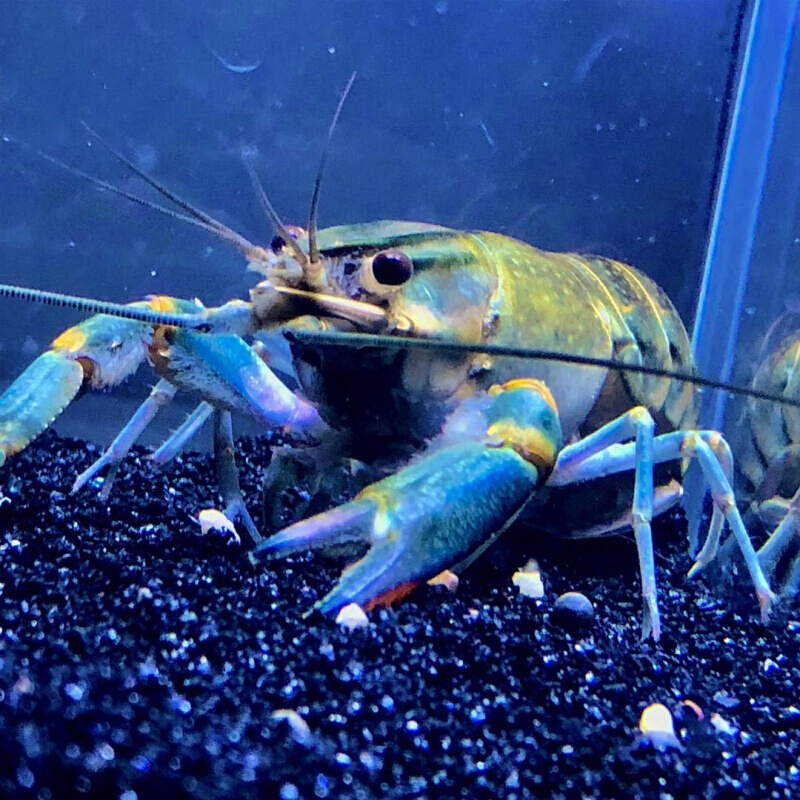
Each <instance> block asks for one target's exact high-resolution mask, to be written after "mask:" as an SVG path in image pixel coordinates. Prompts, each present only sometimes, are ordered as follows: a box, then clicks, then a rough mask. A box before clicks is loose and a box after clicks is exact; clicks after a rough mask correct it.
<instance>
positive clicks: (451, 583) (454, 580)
mask: <svg viewBox="0 0 800 800" xmlns="http://www.w3.org/2000/svg"><path fill="white" fill-rule="evenodd" d="M428 586H444V587H445V589H447V591H448V592H454V591H455V590H456V589H458V575H456V574H455V572H450V570H449V569H446V570H445V571H444V572H440V573H439V574H438V575H436V576H435V577H433V578H431V579H430V580H429V581H428Z"/></svg>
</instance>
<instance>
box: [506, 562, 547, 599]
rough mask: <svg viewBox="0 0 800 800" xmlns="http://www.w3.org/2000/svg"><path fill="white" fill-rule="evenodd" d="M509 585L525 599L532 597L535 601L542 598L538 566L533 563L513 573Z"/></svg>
mask: <svg viewBox="0 0 800 800" xmlns="http://www.w3.org/2000/svg"><path fill="white" fill-rule="evenodd" d="M511 583H513V584H514V586H516V587H517V588H518V589H519V593H520V594H521V595H524V596H525V597H533V598H535V599H537V600H539V599H541V598H542V597H544V584H543V583H542V574H541V572H539V565H538V564H537V563H536V562H535V561H529V562H528V563H527V564H526V565H525V566H524V567H523V568H522V569H521V570H519V571H517V572H515V573H514V574H513V575H512V576H511Z"/></svg>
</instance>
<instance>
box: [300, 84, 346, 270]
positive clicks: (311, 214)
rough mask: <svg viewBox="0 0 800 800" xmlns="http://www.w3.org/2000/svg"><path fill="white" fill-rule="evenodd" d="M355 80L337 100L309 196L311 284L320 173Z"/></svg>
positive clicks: (316, 265)
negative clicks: (311, 192)
mask: <svg viewBox="0 0 800 800" xmlns="http://www.w3.org/2000/svg"><path fill="white" fill-rule="evenodd" d="M355 79H356V73H355V72H354V73H353V74H352V75H351V76H350V80H349V81H347V85H346V86H345V87H344V91H343V92H342V96H341V97H340V98H339V105H337V106H336V112H335V113H334V115H333V120H332V122H331V126H330V128H328V138H327V139H326V140H325V146H324V147H323V148H322V157H321V158H320V161H319V169H318V170H317V177H316V178H315V180H314V193H313V194H312V195H311V209H310V211H309V214H308V259H309V262H310V263H309V265H308V268H309V273H310V275H309V278H310V279H311V281H312V283H313V278H314V277H318V273H319V270H320V264H319V249H318V247H317V211H318V208H319V191H320V187H321V185H322V173H323V172H324V170H325V162H326V161H327V160H328V151H329V149H330V144H331V139H332V138H333V132H334V130H335V129H336V123H337V122H339V115H340V114H341V113H342V108H344V101H345V100H347V95H348V94H350V89H351V88H352V86H353V81H355Z"/></svg>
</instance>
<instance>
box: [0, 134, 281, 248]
mask: <svg viewBox="0 0 800 800" xmlns="http://www.w3.org/2000/svg"><path fill="white" fill-rule="evenodd" d="M81 124H82V125H83V126H84V127H85V128H86V130H87V131H88V132H89V134H90V135H91V136H93V137H94V138H96V139H97V141H98V142H100V144H102V145H103V147H105V148H106V149H107V150H108V151H109V152H110V153H112V155H114V157H115V158H116V159H118V160H119V161H120V162H121V163H122V164H123V165H124V166H125V167H127V168H128V169H129V170H131V172H133V173H135V174H136V175H138V176H139V177H140V178H141V179H142V180H143V181H145V182H146V183H147V184H148V185H150V186H151V187H152V188H153V189H155V190H156V191H157V192H158V193H159V194H160V195H162V196H163V197H165V198H167V199H168V200H169V201H170V202H172V203H175V204H176V205H177V206H178V207H179V208H181V209H183V211H184V212H186V213H181V212H180V211H175V210H174V209H171V208H168V207H167V206H162V205H159V204H158V203H154V202H152V201H151V200H146V199H145V198H144V197H139V196H138V195H136V194H133V193H132V192H128V191H126V190H125V189H122V188H120V187H119V186H116V185H114V184H113V183H110V182H109V181H104V180H103V179H102V178H98V177H96V176H95V175H91V174H89V173H88V172H84V171H83V170H82V169H78V168H77V167H73V166H72V165H71V164H67V163H66V162H65V161H61V160H60V159H58V158H56V157H55V156H51V155H50V154H49V153H45V152H44V151H43V150H39V148H37V147H34V146H33V145H30V144H28V143H27V142H23V141H21V140H20V139H17V138H15V137H11V136H8V135H5V136H4V139H5V140H6V141H9V142H13V143H14V144H15V145H17V146H19V147H21V148H23V149H25V150H28V151H30V152H31V153H33V154H34V155H36V156H38V157H39V158H41V159H43V160H44V161H47V162H48V163H49V164H52V165H53V166H55V167H58V168H59V169H61V170H64V171H65V172H68V173H69V174H70V175H74V176H75V177H76V178H80V179H81V180H84V181H88V182H89V183H91V184H93V185H94V186H96V187H97V188H98V189H102V190H104V191H107V192H112V193H113V194H116V195H119V196H120V197H124V198H125V199H126V200H129V201H130V202H132V203H136V204H137V205H139V206H142V208H147V209H149V210H150V211H156V212H158V213H159V214H163V215H164V216H166V217H169V218H170V219H173V220H176V221H177V222H181V223H184V224H186V225H193V226H194V227H196V228H200V229H201V230H204V231H206V232H207V233H210V234H212V235H213V236H216V237H217V238H218V239H222V240H223V241H225V242H228V243H229V244H232V245H233V246H234V247H236V248H237V250H239V251H240V252H241V253H242V254H243V255H244V256H245V258H247V259H248V261H251V262H259V263H260V262H265V261H266V259H267V258H268V255H267V252H266V250H264V248H263V247H261V246H259V245H257V244H254V243H253V242H251V241H250V240H249V239H247V238H246V237H245V236H242V235H241V234H240V233H237V232H236V231H234V230H233V229H232V228H229V227H228V226H227V225H225V224H224V223H222V222H220V221H219V220H217V219H214V217H212V216H210V215H209V214H206V213H205V212H204V211H202V210H200V209H199V208H196V207H195V206H193V205H191V204H190V203H189V202H187V201H186V200H183V199H182V198H181V197H179V196H178V195H176V194H175V193H174V192H171V191H170V190H169V189H167V188H166V187H165V186H163V185H162V184H161V183H159V182H158V181H157V180H155V178H153V177H151V176H150V175H148V174H147V173H146V172H144V171H143V170H141V169H139V168H138V167H137V166H136V165H135V164H134V163H133V162H132V161H131V160H130V159H128V158H126V157H125V156H124V155H123V154H122V153H120V152H118V151H117V150H115V149H114V148H113V147H112V146H111V145H110V144H109V143H108V142H106V141H105V140H104V139H103V138H102V137H101V136H100V135H99V134H98V133H97V132H96V131H94V130H93V129H92V128H90V127H89V126H88V125H87V124H86V123H85V122H82V123H81Z"/></svg>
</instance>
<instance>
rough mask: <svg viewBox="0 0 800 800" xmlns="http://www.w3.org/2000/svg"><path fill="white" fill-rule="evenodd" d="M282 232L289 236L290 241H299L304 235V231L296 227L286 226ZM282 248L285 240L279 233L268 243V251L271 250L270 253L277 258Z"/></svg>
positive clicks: (284, 245)
mask: <svg viewBox="0 0 800 800" xmlns="http://www.w3.org/2000/svg"><path fill="white" fill-rule="evenodd" d="M284 230H285V231H286V233H288V234H289V236H291V237H292V239H301V238H302V237H303V236H305V235H306V232H305V230H304V229H303V228H299V227H298V226H297V225H287V226H286V227H285V228H284ZM284 247H286V239H284V238H283V236H281V235H280V234H279V233H276V234H275V235H274V236H273V237H272V240H271V241H270V243H269V248H270V250H272V252H273V253H275V255H276V256H277V255H278V254H279V253H280V252H281V250H283V248H284Z"/></svg>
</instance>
